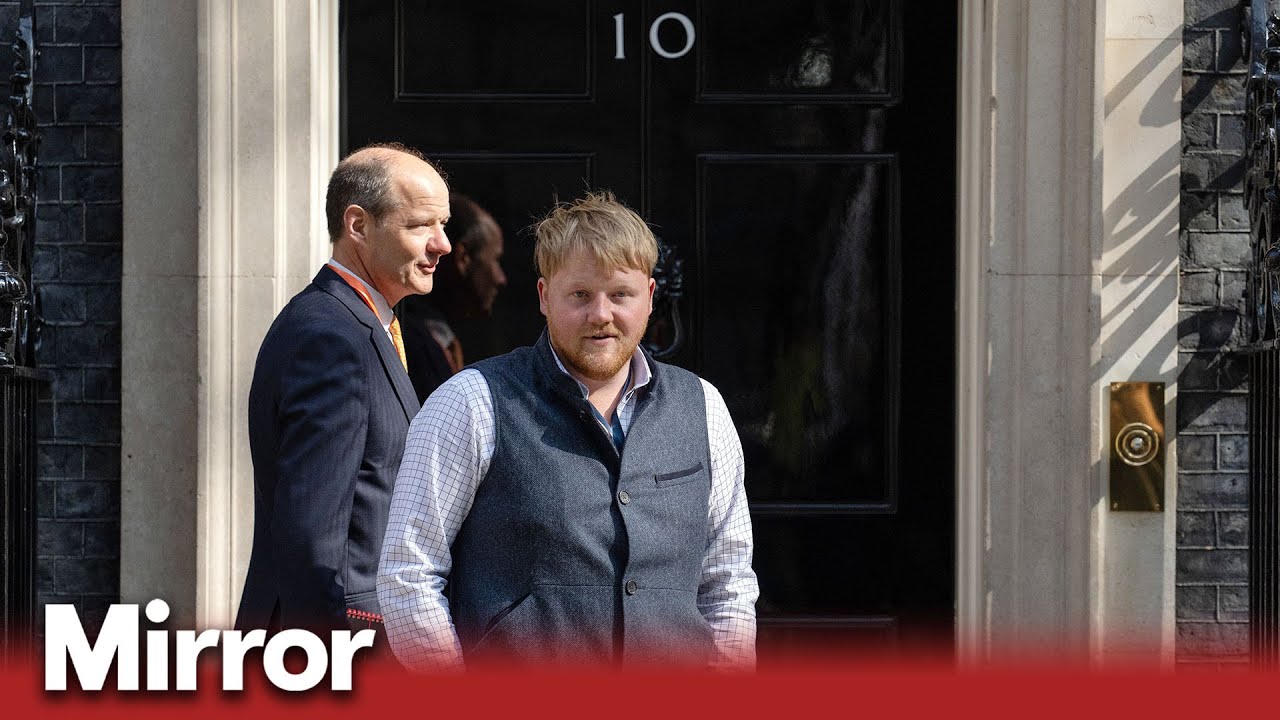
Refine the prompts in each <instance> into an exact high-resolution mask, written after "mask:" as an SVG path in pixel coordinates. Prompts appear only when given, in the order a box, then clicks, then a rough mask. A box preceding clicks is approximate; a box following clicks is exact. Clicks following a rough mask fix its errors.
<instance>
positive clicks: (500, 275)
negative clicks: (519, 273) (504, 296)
mask: <svg viewBox="0 0 1280 720" xmlns="http://www.w3.org/2000/svg"><path fill="white" fill-rule="evenodd" d="M493 284H494V285H497V286H498V287H506V286H507V274H506V273H504V272H502V266H501V265H499V266H498V267H497V273H495V274H494V276H493Z"/></svg>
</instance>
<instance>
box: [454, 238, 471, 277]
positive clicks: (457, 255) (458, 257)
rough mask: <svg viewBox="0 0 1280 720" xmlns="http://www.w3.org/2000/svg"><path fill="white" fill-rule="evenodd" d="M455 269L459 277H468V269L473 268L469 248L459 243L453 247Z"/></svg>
mask: <svg viewBox="0 0 1280 720" xmlns="http://www.w3.org/2000/svg"><path fill="white" fill-rule="evenodd" d="M451 254H452V255H453V267H454V269H456V270H457V271H458V274H459V275H466V274H467V269H468V268H469V267H471V260H472V257H471V253H470V252H469V251H468V250H467V246H466V245H463V244H461V243H458V244H456V245H454V246H453V252H452V253H451Z"/></svg>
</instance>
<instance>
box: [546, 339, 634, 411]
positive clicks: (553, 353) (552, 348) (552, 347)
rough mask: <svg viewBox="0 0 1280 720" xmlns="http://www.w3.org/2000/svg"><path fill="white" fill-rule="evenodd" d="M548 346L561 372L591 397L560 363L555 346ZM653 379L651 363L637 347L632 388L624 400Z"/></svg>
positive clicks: (584, 394)
mask: <svg viewBox="0 0 1280 720" xmlns="http://www.w3.org/2000/svg"><path fill="white" fill-rule="evenodd" d="M547 346H548V347H550V348H551V357H553V358H555V359H556V367H558V368H560V372H562V373H564V374H565V375H568V376H569V378H570V379H572V380H573V381H574V382H575V383H577V384H578V390H580V391H582V397H583V398H587V397H589V396H590V395H591V391H590V390H588V389H587V386H586V385H583V384H582V382H581V381H580V380H578V378H576V377H573V374H572V373H570V372H569V370H568V369H567V368H565V366H564V363H563V362H561V361H560V356H559V355H558V354H557V353H556V348H555V346H554V345H551V343H547ZM652 379H653V372H652V371H650V369H649V361H648V360H646V359H645V357H644V353H643V352H641V350H640V348H639V347H637V348H636V349H635V352H633V353H632V354H631V387H629V388H627V389H626V391H625V392H623V393H622V397H623V400H626V399H628V398H630V397H631V395H632V393H634V392H635V391H636V390H639V389H640V388H642V387H644V386H645V385H648V384H649V381H650V380H652Z"/></svg>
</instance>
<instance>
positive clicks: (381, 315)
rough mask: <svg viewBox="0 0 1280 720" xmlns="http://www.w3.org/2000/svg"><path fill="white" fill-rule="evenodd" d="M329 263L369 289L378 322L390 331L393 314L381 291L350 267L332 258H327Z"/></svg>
mask: <svg viewBox="0 0 1280 720" xmlns="http://www.w3.org/2000/svg"><path fill="white" fill-rule="evenodd" d="M329 264H330V265H332V266H334V267H336V268H338V269H339V270H341V271H343V272H345V273H346V274H348V275H350V276H351V277H353V278H355V279H356V280H357V281H359V283H360V284H361V285H363V286H364V289H365V290H368V291H369V297H371V298H373V306H374V307H375V308H377V310H378V322H380V323H382V329H383V330H387V331H388V332H390V328H391V319H392V318H393V317H395V316H394V315H393V314H392V312H391V306H390V305H388V304H387V299H386V298H384V297H382V293H380V292H378V291H377V290H375V289H374V287H373V286H372V285H370V284H369V283H367V282H365V281H364V278H362V277H360V276H359V275H357V274H355V273H353V272H351V269H350V268H348V267H346V266H345V265H343V264H342V263H340V262H338V261H337V260H334V259H333V258H329Z"/></svg>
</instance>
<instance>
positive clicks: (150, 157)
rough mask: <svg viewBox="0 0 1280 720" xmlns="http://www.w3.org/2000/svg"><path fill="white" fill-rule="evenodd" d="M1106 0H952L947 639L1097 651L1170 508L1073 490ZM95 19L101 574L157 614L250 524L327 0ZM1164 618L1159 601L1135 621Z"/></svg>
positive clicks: (1162, 591)
mask: <svg viewBox="0 0 1280 720" xmlns="http://www.w3.org/2000/svg"><path fill="white" fill-rule="evenodd" d="M1152 2H1153V3H1155V4H1157V5H1162V4H1163V5H1169V6H1170V7H1172V6H1173V5H1176V6H1177V8H1176V9H1177V13H1178V15H1179V22H1180V15H1181V3H1180V2H1174V3H1170V2H1168V0H1152ZM1148 4H1151V3H1148ZM1111 5H1116V4H1115V3H1112V4H1111ZM1104 8H1105V10H1106V20H1105V21H1104ZM1111 10H1112V8H1111V6H1110V5H1108V4H1107V3H1106V2H1105V0H1095V1H1094V2H1084V3H1080V2H1076V1H1074V0H1046V1H1045V2H1037V3H1026V2H1022V1H1021V0H962V2H961V3H960V9H959V35H960V38H959V71H958V88H957V98H958V128H957V135H956V138H957V148H958V157H957V178H958V184H957V187H958V203H957V207H958V214H957V233H956V243H957V245H956V248H957V253H956V257H957V275H956V278H957V297H956V327H957V347H956V358H957V395H956V404H957V415H956V427H957V434H956V438H955V443H956V444H955V450H956V459H957V468H956V496H957V515H956V518H957V522H956V548H957V552H956V628H957V640H958V647H959V650H960V655H961V657H963V658H966V659H970V660H974V659H979V658H982V657H985V656H987V654H988V653H989V652H990V651H991V650H992V648H993V647H994V646H995V645H998V644H1001V643H1002V642H1004V641H1006V640H1008V641H1012V642H1014V643H1019V642H1023V643H1031V642H1034V641H1038V640H1044V639H1050V640H1053V641H1056V642H1066V643H1067V644H1068V645H1070V646H1073V647H1076V646H1079V647H1081V648H1083V649H1085V650H1089V651H1097V650H1099V649H1101V648H1102V647H1103V645H1104V643H1103V641H1102V640H1101V639H1100V638H1101V632H1102V631H1101V628H1103V627H1105V626H1106V622H1105V621H1104V618H1111V619H1112V620H1114V619H1115V618H1120V621H1121V622H1132V623H1136V624H1135V627H1139V628H1140V629H1142V628H1148V626H1149V625H1150V616H1151V613H1152V608H1151V607H1150V605H1149V604H1148V605H1142V604H1141V603H1140V604H1139V605H1137V606H1129V605H1126V604H1125V603H1124V602H1122V601H1115V602H1113V600H1114V598H1112V596H1111V595H1108V590H1107V588H1108V587H1111V586H1110V585H1108V583H1112V584H1114V578H1115V577H1119V576H1121V575H1122V574H1121V573H1118V572H1111V571H1110V570H1109V568H1112V567H1113V565H1114V564H1115V563H1117V562H1119V563H1121V565H1120V566H1117V567H1121V566H1127V565H1126V564H1133V563H1146V564H1148V565H1149V564H1150V562H1152V561H1153V558H1154V561H1155V562H1156V564H1157V565H1160V563H1161V562H1163V563H1164V566H1163V567H1164V574H1163V575H1159V576H1158V577H1157V578H1156V579H1155V580H1152V579H1151V578H1149V577H1148V578H1146V579H1144V580H1142V581H1141V582H1142V583H1146V584H1145V585H1141V586H1139V587H1130V588H1126V587H1124V586H1123V585H1122V586H1121V587H1120V588H1119V590H1120V591H1122V592H1121V594H1120V595H1118V596H1116V597H1121V596H1125V594H1126V593H1129V592H1136V593H1137V594H1143V593H1147V594H1150V595H1151V596H1152V597H1155V598H1156V601H1155V602H1157V604H1159V603H1166V604H1167V605H1168V607H1171V596H1172V580H1171V578H1172V571H1171V565H1170V562H1171V561H1170V558H1171V557H1172V552H1171V550H1170V549H1169V547H1166V546H1164V545H1161V544H1160V543H1164V542H1165V541H1166V540H1167V539H1168V537H1169V536H1171V533H1172V515H1173V513H1172V512H1169V513H1167V514H1166V515H1167V517H1165V518H1161V519H1160V520H1162V521H1163V522H1164V525H1163V526H1160V525H1158V524H1157V526H1156V527H1152V526H1151V524H1152V523H1151V522H1146V523H1145V524H1143V523H1141V522H1139V523H1137V524H1136V525H1135V524H1133V523H1127V524H1126V523H1115V522H1111V521H1110V518H1109V517H1108V516H1107V514H1106V513H1105V512H1103V511H1100V510H1099V509H1098V501H1099V498H1100V497H1101V494H1102V491H1103V483H1104V480H1105V477H1104V474H1105V473H1104V472H1103V470H1102V463H1101V458H1102V457H1103V455H1102V450H1101V448H1102V447H1103V446H1104V445H1105V443H1104V442H1102V436H1103V434H1104V432H1105V423H1104V422H1103V420H1102V415H1101V408H1102V407H1103V406H1104V402H1103V395H1102V393H1101V390H1100V388H1102V387H1104V386H1105V383H1106V382H1107V381H1108V380H1111V379H1130V378H1127V377H1124V378H1122V377H1116V376H1115V373H1112V374H1111V375H1108V374H1107V373H1104V372H1100V371H1099V368H1103V367H1106V368H1108V372H1110V371H1113V370H1115V371H1116V372H1120V371H1124V373H1131V372H1136V371H1141V370H1142V367H1141V366H1138V367H1136V369H1135V368H1131V367H1128V366H1125V364H1124V363H1123V362H1118V363H1117V362H1112V363H1110V364H1108V363H1107V354H1108V352H1110V351H1109V350H1108V346H1107V341H1105V339H1104V337H1103V332H1104V326H1103V323H1102V317H1103V312H1104V309H1105V308H1106V307H1107V303H1108V302H1113V301H1115V302H1120V301H1116V300H1115V299H1114V298H1113V299H1112V300H1111V301H1109V300H1108V299H1107V296H1106V292H1107V290H1106V289H1107V287H1108V283H1109V278H1110V277H1111V276H1109V275H1108V274H1107V266H1106V262H1105V253H1106V251H1107V248H1108V246H1107V239H1108V237H1109V236H1108V232H1109V230H1108V228H1110V227H1111V226H1112V225H1113V224H1114V223H1111V221H1109V220H1107V219H1106V218H1104V213H1103V209H1104V208H1103V205H1104V203H1103V200H1104V199H1105V197H1106V195H1107V187H1106V182H1105V181H1104V175H1105V174H1106V173H1107V172H1110V171H1109V170H1108V168H1109V167H1110V166H1109V165H1108V164H1107V163H1106V162H1105V157H1104V153H1103V150H1105V149H1106V147H1107V141H1108V140H1107V138H1108V136H1107V135H1106V132H1107V130H1108V128H1110V127H1111V126H1112V125H1116V124H1117V123H1119V120H1116V119H1115V118H1113V117H1112V116H1111V115H1110V114H1109V113H1108V112H1104V107H1105V105H1106V103H1109V102H1110V100H1111V97H1110V95H1109V94H1108V95H1107V96H1106V97H1105V98H1104V94H1103V92H1102V88H1103V87H1104V82H1105V78H1104V75H1103V73H1102V70H1103V58H1104V34H1106V32H1108V30H1105V28H1110V27H1111V21H1110V16H1111V14H1112V13H1111ZM1165 11H1166V14H1171V13H1172V12H1173V11H1172V10H1171V9H1170V8H1165ZM122 21H123V22H122V25H123V74H124V87H123V95H124V129H123V133H124V140H123V142H124V156H125V164H124V223H125V243H124V277H123V290H122V294H123V297H122V305H123V314H124V325H123V333H122V334H123V338H122V341H123V358H122V370H121V374H122V395H123V397H122V409H121V411H122V424H123V437H122V446H123V447H122V450H123V452H122V465H123V468H122V470H123V473H122V477H123V479H122V511H121V520H122V540H121V582H120V587H121V596H122V599H123V600H124V601H126V602H138V601H142V602H145V601H146V600H148V599H150V598H153V597H163V598H165V599H166V600H168V601H169V603H170V605H171V607H173V608H174V618H175V622H187V623H189V624H193V625H199V626H202V627H224V626H227V625H228V624H229V623H230V622H231V621H232V619H233V617H234V613H235V608H236V604H237V599H238V596H239V590H240V586H241V583H242V582H243V577H244V570H245V565H246V563H247V558H248V549H249V543H250V540H251V536H252V517H253V515H252V492H253V491H252V487H253V485H252V473H251V467H250V462H249V456H248V441H247V434H246V427H245V426H246V411H245V403H246V399H247V393H248V385H249V380H250V378H251V377H252V371H253V361H254V357H255V355H256V351H257V347H258V344H259V342H260V340H261V337H262V335H263V334H264V333H265V331H266V328H267V327H268V325H269V323H270V322H271V319H272V318H273V317H274V315H275V313H276V312H277V311H278V310H279V308H280V307H281V306H282V305H283V304H284V302H285V301H286V300H287V298H288V297H290V296H291V295H292V294H293V293H294V292H296V291H298V290H299V289H301V287H303V285H305V283H306V281H307V280H308V279H309V278H310V276H311V274H312V273H313V272H314V271H315V269H316V268H317V267H318V266H319V264H320V263H321V262H323V260H324V259H325V257H326V256H327V242H326V240H325V232H324V227H323V218H322V214H323V190H324V184H325V181H326V179H327V175H328V173H329V172H330V170H331V169H332V167H333V165H334V164H335V162H336V160H337V146H338V131H337V118H338V107H337V102H336V99H337V94H338V68H337V57H338V18H337V1H336V0H231V1H227V0H125V2H124V3H123V7H122ZM1166 30H1167V28H1164V29H1161V32H1165V31H1166ZM1108 38H1109V36H1108ZM1108 42H1110V40H1109V39H1108ZM1033 44H1034V51H1032V50H1033ZM1108 47H1109V46H1108ZM1161 67H1164V66H1163V65H1162V66H1161ZM1166 130H1167V128H1166ZM1131 139H1132V138H1131V137H1128V136H1125V137H1121V138H1120V140H1119V141H1117V142H1120V141H1123V142H1129V141H1130V140H1131ZM1175 142H1176V140H1175ZM1175 170H1176V168H1175ZM1173 192H1174V195H1175V197H1174V199H1173V202H1174V203H1175V207H1176V187H1175V189H1174V191H1173ZM1175 215H1176V213H1175ZM1175 222H1176V220H1175ZM1174 258H1175V260H1176V248H1175V250H1174ZM1160 268H1161V272H1165V273H1166V274H1167V267H1166V265H1160ZM1173 272H1174V273H1175V275H1174V277H1173V287H1174V288H1175V292H1176V262H1175V264H1174V270H1173ZM1155 275H1159V273H1156V274H1155ZM1155 275H1153V277H1154V276H1155ZM1161 278H1163V276H1161ZM1167 284H1168V283H1167V282H1165V283H1164V285H1161V287H1164V286H1166V285H1167ZM1113 294H1114V293H1113ZM1175 297H1176V296H1175ZM1174 305H1175V306H1176V300H1175V301H1174ZM1148 312H1150V313H1152V314H1153V315H1154V316H1158V317H1156V320H1157V321H1158V322H1157V324H1159V322H1165V321H1166V320H1167V318H1166V317H1165V314H1161V313H1160V312H1158V311H1157V310H1156V309H1153V310H1149V311H1148ZM1166 314H1167V313H1166ZM1037 327H1052V328H1054V329H1055V331H1054V332H1052V333H1048V334H1045V333H1039V334H1037V333H1036V332H1035V331H1034V330H1035V328H1037ZM1166 330H1167V332H1165V335H1168V336H1171V335H1172V326H1169V327H1168V328H1166ZM1162 337H1164V336H1162ZM1126 347H1127V346H1126ZM1117 368H1119V370H1116V369H1117ZM1148 370H1149V368H1148ZM1157 370H1158V371H1159V372H1163V373H1164V376H1162V378H1151V379H1166V380H1170V381H1171V380H1173V378H1172V377H1171V375H1172V372H1171V371H1170V370H1168V368H1167V367H1164V366H1160V368H1157ZM1134 379H1137V378H1134ZM1172 385H1173V383H1172V382H1170V387H1172ZM1085 389H1087V391H1086V390H1085ZM1170 419H1171V418H1170ZM1174 464H1175V460H1174V458H1173V457H1172V456H1170V458H1169V465H1170V467H1173V466H1174ZM1169 485H1170V486H1171V487H1172V485H1173V483H1172V482H1170V483H1169ZM1168 500H1169V502H1168V503H1167V504H1166V507H1169V508H1172V507H1174V505H1173V503H1172V496H1170V497H1169V498H1168ZM1124 533H1128V534H1127V535H1124ZM1122 535H1124V537H1121V536H1122ZM1113 541H1114V542H1113ZM1115 542H1123V543H1127V544H1124V545H1120V546H1119V547H1117V546H1116V545H1115ZM1104 548H1109V552H1107V553H1104V552H1103V549H1104ZM1161 553H1163V555H1162V554H1161ZM1108 563H1112V565H1109V564H1108ZM1108 578H1112V580H1108ZM1109 598H1111V599H1109ZM1122 599H1123V598H1122ZM1130 605H1132V603H1130ZM1157 610H1159V608H1157ZM1160 612H1167V608H1165V610H1164V611H1160ZM1157 614H1159V612H1158V613H1157ZM1171 626H1172V623H1171V615H1168V617H1165V616H1164V615H1161V616H1160V618H1159V619H1158V621H1157V629H1158V630H1159V632H1157V635H1159V634H1160V632H1164V633H1166V634H1167V630H1162V629H1160V628H1167V627H1171ZM1143 633H1146V634H1145V635H1144V634H1143ZM1139 635H1141V636H1142V637H1150V631H1149V630H1142V631H1141V632H1140V633H1139ZM1162 642H1163V640H1162ZM1165 644H1166V645H1167V643H1165Z"/></svg>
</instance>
